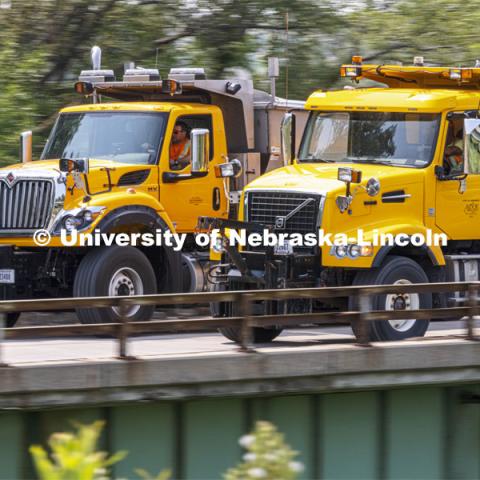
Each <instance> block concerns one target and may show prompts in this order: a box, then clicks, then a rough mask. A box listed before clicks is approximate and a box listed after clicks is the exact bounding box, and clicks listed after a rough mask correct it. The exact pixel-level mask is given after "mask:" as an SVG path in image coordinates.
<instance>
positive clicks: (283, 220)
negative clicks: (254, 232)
mask: <svg viewBox="0 0 480 480" xmlns="http://www.w3.org/2000/svg"><path fill="white" fill-rule="evenodd" d="M286 225H287V217H275V229H277V230H281V229H283V228H285V227H286Z"/></svg>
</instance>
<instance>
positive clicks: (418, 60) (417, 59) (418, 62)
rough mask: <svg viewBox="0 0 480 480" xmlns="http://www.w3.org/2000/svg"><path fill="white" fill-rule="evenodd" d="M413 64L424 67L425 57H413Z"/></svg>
mask: <svg viewBox="0 0 480 480" xmlns="http://www.w3.org/2000/svg"><path fill="white" fill-rule="evenodd" d="M413 64H414V65H415V66H416V67H423V65H424V63H423V57H413Z"/></svg>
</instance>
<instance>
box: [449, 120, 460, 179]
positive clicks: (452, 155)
mask: <svg viewBox="0 0 480 480" xmlns="http://www.w3.org/2000/svg"><path fill="white" fill-rule="evenodd" d="M463 162H464V157H463V128H461V127H460V128H458V129H455V126H454V124H453V122H450V123H449V126H448V132H447V146H446V148H445V160H444V166H445V170H446V173H447V175H452V176H453V175H462V174H463Z"/></svg>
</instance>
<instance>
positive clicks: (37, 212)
mask: <svg viewBox="0 0 480 480" xmlns="http://www.w3.org/2000/svg"><path fill="white" fill-rule="evenodd" d="M52 208H53V182H52V181H50V180H29V179H28V180H27V179H25V180H22V179H20V180H17V181H16V182H15V184H14V185H13V186H11V187H9V186H8V185H7V183H6V182H5V181H3V180H0V229H1V230H14V231H19V232H21V231H23V230H36V229H38V228H45V227H46V226H47V223H48V220H49V219H50V215H51V212H52Z"/></svg>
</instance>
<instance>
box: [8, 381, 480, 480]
mask: <svg viewBox="0 0 480 480" xmlns="http://www.w3.org/2000/svg"><path fill="white" fill-rule="evenodd" d="M476 395H480V385H468V384H464V385H461V386H459V385H454V386H449V385H443V386H434V387H411V388H401V389H381V390H371V391H356V392H344V393H319V394H305V395H289V396H285V395H277V396H269V397H254V398H252V397H249V398H248V397H240V398H228V397H223V398H222V397H221V398H212V399H197V400H178V401H174V400H168V401H155V402H151V403H149V402H136V403H133V404H124V405H111V406H102V407H88V408H74V409H71V408H58V409H49V410H37V411H35V410H26V411H8V410H3V411H1V412H0V445H1V450H0V478H1V479H23V478H33V477H34V473H33V469H32V465H31V462H30V459H29V455H28V453H27V449H28V446H29V445H31V444H32V443H42V444H45V442H46V438H47V437H48V435H49V434H50V433H52V432H57V431H64V430H68V429H70V427H71V421H81V422H84V423H87V422H91V421H93V420H95V419H104V420H106V422H107V426H106V430H105V432H104V435H103V438H102V442H101V443H102V445H101V447H102V448H105V449H108V450H109V451H111V452H115V451H118V450H122V449H126V450H128V451H129V455H128V456H127V458H126V459H125V460H123V461H122V462H121V463H120V464H118V465H117V466H116V467H115V470H114V473H115V476H116V477H118V478H129V479H130V478H138V477H137V476H136V475H135V474H134V469H135V468H144V469H147V470H149V471H150V472H151V473H152V474H153V473H158V472H159V471H160V470H161V469H165V468H170V469H172V470H173V472H174V478H176V479H219V478H221V474H222V473H223V472H225V470H226V469H227V468H229V467H231V466H233V465H234V464H236V463H237V462H239V461H240V459H241V454H242V450H241V448H240V447H239V445H238V438H239V437H240V436H241V435H243V434H244V433H246V432H247V431H249V430H250V429H251V427H252V425H253V423H254V421H255V420H260V419H262V420H264V419H265V420H270V421H273V422H274V423H275V424H276V425H277V426H278V428H279V429H280V431H282V432H283V433H284V434H285V436H286V441H287V442H288V443H289V444H290V445H291V446H292V447H293V448H294V449H296V450H297V451H299V452H300V456H299V460H300V461H302V462H303V463H304V464H305V466H306V470H305V472H304V474H303V475H302V478H305V479H311V478H324V479H355V480H357V479H361V478H365V479H374V478H387V479H438V478H456V479H457V478H458V479H472V478H480V455H479V453H480V403H479V397H478V396H477V397H476Z"/></svg>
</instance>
